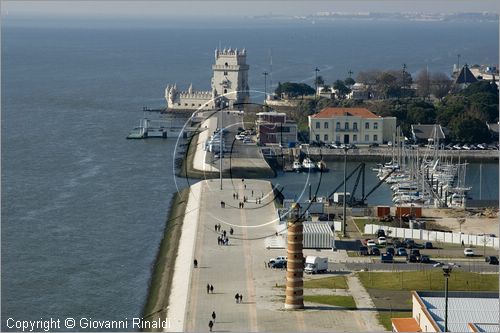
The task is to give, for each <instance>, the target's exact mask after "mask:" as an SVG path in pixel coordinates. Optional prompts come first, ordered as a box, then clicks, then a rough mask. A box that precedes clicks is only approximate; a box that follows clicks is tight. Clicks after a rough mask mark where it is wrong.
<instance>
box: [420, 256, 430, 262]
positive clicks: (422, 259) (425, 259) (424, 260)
mask: <svg viewBox="0 0 500 333" xmlns="http://www.w3.org/2000/svg"><path fill="white" fill-rule="evenodd" d="M420 262H421V263H422V264H430V263H431V258H430V257H429V256H427V255H425V254H424V255H422V256H421V257H420Z"/></svg>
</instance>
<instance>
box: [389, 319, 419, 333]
mask: <svg viewBox="0 0 500 333" xmlns="http://www.w3.org/2000/svg"><path fill="white" fill-rule="evenodd" d="M391 321H392V327H394V329H395V331H396V332H422V329H421V328H420V326H418V323H417V321H416V320H415V318H392V319H391Z"/></svg>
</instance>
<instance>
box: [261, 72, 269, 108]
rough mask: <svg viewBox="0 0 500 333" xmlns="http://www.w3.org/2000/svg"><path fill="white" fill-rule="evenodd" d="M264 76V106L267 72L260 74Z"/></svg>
mask: <svg viewBox="0 0 500 333" xmlns="http://www.w3.org/2000/svg"><path fill="white" fill-rule="evenodd" d="M262 74H263V75H264V104H266V99H267V76H268V75H269V73H268V72H264V73H262Z"/></svg>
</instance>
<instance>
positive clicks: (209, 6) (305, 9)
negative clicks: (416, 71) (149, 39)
mask: <svg viewBox="0 0 500 333" xmlns="http://www.w3.org/2000/svg"><path fill="white" fill-rule="evenodd" d="M499 8H500V2H499V1H498V0H467V1H466V0H447V1H444V0H418V1H417V0H386V1H379V0H371V1H370V0H368V1H366V0H365V1H357V0H351V1H332V0H324V1H304V0H303V1H284V0H283V1H265V0H258V1H257V0H254V1H241V0H231V1H230V0H226V1H209V0H202V1H73V0H66V1H19V0H4V1H1V12H2V16H5V15H7V16H17V15H20V16H25V15H26V16H63V17H73V16H82V17H86V16H95V17H103V16H114V17H144V16H164V17H185V16H194V17H204V16H206V17H208V16H211V17H214V16H225V15H231V16H232V17H235V16H254V15H267V14H275V15H277V14H282V15H308V14H314V13H316V12H319V11H337V12H367V11H370V12H426V13H435V12H444V13H451V12H496V13H499Z"/></svg>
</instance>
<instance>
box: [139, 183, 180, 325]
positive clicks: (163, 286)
mask: <svg viewBox="0 0 500 333" xmlns="http://www.w3.org/2000/svg"><path fill="white" fill-rule="evenodd" d="M188 197H189V188H186V189H184V190H182V191H181V192H178V193H176V194H174V196H173V198H172V201H171V203H170V213H169V216H168V219H167V221H166V226H165V231H164V235H163V239H162V241H161V243H160V247H159V249H158V253H157V255H156V261H155V266H154V270H153V275H152V277H151V281H150V284H149V290H148V298H147V300H146V304H145V305H144V309H143V318H144V321H155V320H157V319H158V318H159V319H160V320H165V318H166V316H167V311H166V310H167V307H168V300H169V296H170V288H171V284H172V278H173V276H174V267H175V260H176V258H177V251H178V247H179V240H180V238H181V233H182V224H183V221H184V214H185V211H186V206H187V201H188ZM144 326H146V327H148V325H147V323H146V325H144ZM149 326H150V325H149ZM145 331H162V329H161V328H159V329H158V330H153V329H148V330H145Z"/></svg>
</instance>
